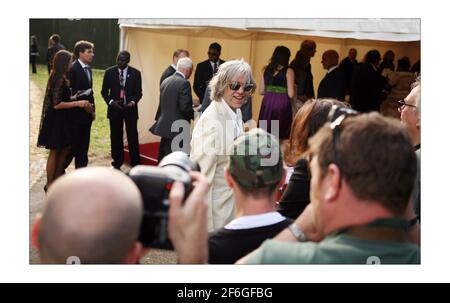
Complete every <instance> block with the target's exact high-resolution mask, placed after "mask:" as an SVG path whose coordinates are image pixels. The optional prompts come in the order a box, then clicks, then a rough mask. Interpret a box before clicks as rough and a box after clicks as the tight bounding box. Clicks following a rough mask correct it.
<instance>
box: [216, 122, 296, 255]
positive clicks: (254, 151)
mask: <svg viewBox="0 0 450 303" xmlns="http://www.w3.org/2000/svg"><path fill="white" fill-rule="evenodd" d="M229 155H230V156H229V157H228V165H227V166H226V168H225V178H226V181H227V183H228V186H229V187H231V188H232V190H233V196H234V202H235V219H234V220H232V221H231V222H230V223H228V224H227V225H226V226H224V227H223V228H221V229H219V230H218V231H216V232H215V233H212V234H211V235H210V237H209V263H211V264H231V263H234V262H236V261H237V260H238V259H239V258H241V257H243V256H245V255H246V254H247V253H249V252H251V251H253V250H254V249H256V248H257V247H258V246H259V245H260V244H261V243H262V242H263V241H264V240H266V239H269V238H272V237H274V236H275V235H277V234H278V233H279V232H281V231H282V230H283V229H285V228H286V227H287V226H289V224H291V223H292V220H291V219H288V218H285V217H283V216H282V215H280V214H279V213H278V212H277V211H276V204H275V196H276V190H277V188H278V186H279V185H280V182H282V180H283V179H284V169H283V161H282V158H281V151H280V146H279V144H278V142H277V139H275V137H274V136H272V135H270V134H268V133H267V132H266V131H264V130H262V129H259V128H256V129H252V130H251V131H249V132H247V133H245V134H243V135H241V136H239V137H238V138H236V140H235V141H234V142H233V144H232V145H231V150H230V152H229Z"/></svg>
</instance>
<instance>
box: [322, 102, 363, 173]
mask: <svg viewBox="0 0 450 303" xmlns="http://www.w3.org/2000/svg"><path fill="white" fill-rule="evenodd" d="M358 114H359V113H358V112H357V111H356V110H353V109H351V108H345V107H339V106H337V105H333V106H332V107H331V110H330V113H329V115H328V122H330V128H331V131H332V132H333V149H334V160H335V164H336V165H337V166H338V167H339V168H340V169H342V167H341V165H340V155H339V152H338V146H339V141H340V135H341V128H342V126H341V124H342V122H343V121H344V120H345V118H347V117H351V116H356V115H358Z"/></svg>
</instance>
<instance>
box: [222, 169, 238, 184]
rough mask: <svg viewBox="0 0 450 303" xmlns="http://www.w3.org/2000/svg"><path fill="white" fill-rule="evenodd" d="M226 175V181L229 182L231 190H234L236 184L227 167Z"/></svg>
mask: <svg viewBox="0 0 450 303" xmlns="http://www.w3.org/2000/svg"><path fill="white" fill-rule="evenodd" d="M224 175H225V180H226V181H227V184H228V186H229V187H230V188H234V187H235V184H236V183H235V182H234V180H233V177H232V176H231V174H230V171H229V170H228V168H227V167H225V170H224Z"/></svg>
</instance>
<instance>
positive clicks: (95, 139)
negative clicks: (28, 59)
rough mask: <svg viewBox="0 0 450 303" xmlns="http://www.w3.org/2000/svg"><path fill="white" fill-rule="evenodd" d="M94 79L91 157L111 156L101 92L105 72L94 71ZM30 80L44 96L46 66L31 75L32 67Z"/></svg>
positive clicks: (105, 110)
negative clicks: (94, 113) (93, 119)
mask: <svg viewBox="0 0 450 303" xmlns="http://www.w3.org/2000/svg"><path fill="white" fill-rule="evenodd" d="M92 73H93V78H94V85H93V86H94V87H93V89H94V98H95V111H96V118H95V121H94V122H93V123H92V128H91V142H90V146H89V157H98V156H107V155H108V156H109V154H110V152H111V142H110V139H109V121H108V118H107V117H106V112H107V105H106V103H105V101H104V100H103V98H102V96H101V94H100V91H101V89H102V81H103V75H104V71H103V70H98V69H93V70H92ZM30 80H31V81H33V82H34V83H35V84H36V85H37V86H38V87H39V89H40V90H41V92H42V96H43V95H44V92H45V88H46V86H47V80H48V72H47V66H46V65H37V73H36V74H33V73H31V66H30Z"/></svg>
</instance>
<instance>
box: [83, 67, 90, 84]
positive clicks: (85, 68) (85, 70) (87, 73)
mask: <svg viewBox="0 0 450 303" xmlns="http://www.w3.org/2000/svg"><path fill="white" fill-rule="evenodd" d="M89 70H90V67H89V66H85V67H84V72H85V73H86V76H87V78H88V80H89V82H91V73H90V72H89Z"/></svg>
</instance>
